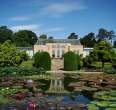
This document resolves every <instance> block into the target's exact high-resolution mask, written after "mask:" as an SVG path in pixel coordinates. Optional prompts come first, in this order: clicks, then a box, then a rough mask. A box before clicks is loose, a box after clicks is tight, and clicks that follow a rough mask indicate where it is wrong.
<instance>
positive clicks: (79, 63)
mask: <svg viewBox="0 0 116 110" xmlns="http://www.w3.org/2000/svg"><path fill="white" fill-rule="evenodd" d="M80 69H81V58H80V56H79V55H78V54H77V70H80Z"/></svg>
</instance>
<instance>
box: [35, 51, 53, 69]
mask: <svg viewBox="0 0 116 110" xmlns="http://www.w3.org/2000/svg"><path fill="white" fill-rule="evenodd" d="M33 66H35V67H36V68H43V69H45V70H51V58H50V55H49V53H48V52H41V53H40V52H37V53H36V54H35V55H34V65H33Z"/></svg>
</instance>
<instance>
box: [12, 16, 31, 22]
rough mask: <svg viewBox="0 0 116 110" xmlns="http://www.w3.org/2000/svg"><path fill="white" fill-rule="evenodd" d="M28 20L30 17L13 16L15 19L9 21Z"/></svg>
mask: <svg viewBox="0 0 116 110" xmlns="http://www.w3.org/2000/svg"><path fill="white" fill-rule="evenodd" d="M29 19H30V17H27V16H15V17H11V18H10V20H12V21H26V20H29Z"/></svg>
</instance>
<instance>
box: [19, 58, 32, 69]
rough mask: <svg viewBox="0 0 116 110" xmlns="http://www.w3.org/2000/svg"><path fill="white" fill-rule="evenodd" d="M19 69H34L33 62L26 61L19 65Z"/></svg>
mask: <svg viewBox="0 0 116 110" xmlns="http://www.w3.org/2000/svg"><path fill="white" fill-rule="evenodd" d="M19 67H28V68H32V67H33V60H28V61H24V62H22V63H21V64H20V65H19Z"/></svg>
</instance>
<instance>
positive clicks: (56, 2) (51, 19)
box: [0, 0, 116, 39]
mask: <svg viewBox="0 0 116 110" xmlns="http://www.w3.org/2000/svg"><path fill="white" fill-rule="evenodd" d="M0 26H8V28H10V29H12V30H13V31H14V32H17V31H18V30H23V29H27V30H32V31H33V32H35V33H36V34H37V35H38V36H39V35H41V34H46V35H48V36H49V37H50V36H52V37H54V38H59V39H60V38H66V37H67V36H69V34H70V33H72V32H75V33H76V34H77V35H79V37H83V36H84V35H87V34H88V33H89V32H94V33H95V34H97V33H98V30H99V29H100V28H105V29H107V30H109V31H110V30H113V31H114V32H116V0H0Z"/></svg>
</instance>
